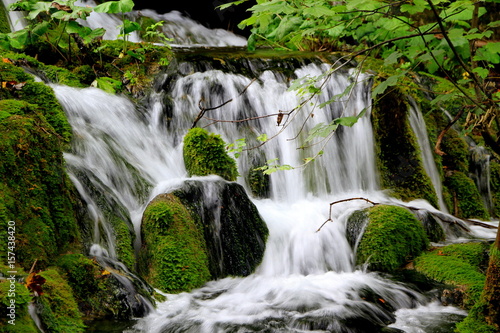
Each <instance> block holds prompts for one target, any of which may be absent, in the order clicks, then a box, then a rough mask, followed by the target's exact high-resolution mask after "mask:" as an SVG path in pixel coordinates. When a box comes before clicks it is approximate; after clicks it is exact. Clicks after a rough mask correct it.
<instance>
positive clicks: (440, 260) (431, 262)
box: [414, 243, 485, 309]
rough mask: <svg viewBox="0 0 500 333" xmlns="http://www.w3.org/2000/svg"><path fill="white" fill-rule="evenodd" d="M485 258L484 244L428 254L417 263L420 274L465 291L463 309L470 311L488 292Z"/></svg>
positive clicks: (420, 257)
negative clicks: (485, 291) (482, 268)
mask: <svg viewBox="0 0 500 333" xmlns="http://www.w3.org/2000/svg"><path fill="white" fill-rule="evenodd" d="M484 256H485V246H484V245H483V244H479V243H467V244H453V245H448V246H445V247H442V248H438V249H435V250H433V251H431V252H428V253H425V254H423V255H421V256H419V257H418V258H416V259H415V262H414V263H415V269H416V270H417V271H419V272H421V273H423V274H425V275H426V276H428V277H430V278H432V279H434V280H436V281H439V282H443V283H446V284H450V285H453V286H456V287H458V288H459V289H460V290H462V291H463V292H464V300H463V306H464V307H465V308H466V309H470V308H471V307H472V306H473V305H474V304H475V303H476V302H478V301H479V299H480V296H481V293H482V291H483V288H484V281H485V276H484V274H483V273H482V272H481V267H483V264H482V263H483V262H484Z"/></svg>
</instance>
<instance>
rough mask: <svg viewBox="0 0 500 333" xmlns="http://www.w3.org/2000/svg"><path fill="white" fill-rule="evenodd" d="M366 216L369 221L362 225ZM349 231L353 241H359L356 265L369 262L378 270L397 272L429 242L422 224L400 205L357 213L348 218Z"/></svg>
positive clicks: (380, 206) (375, 207) (369, 265)
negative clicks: (360, 234)
mask: <svg viewBox="0 0 500 333" xmlns="http://www.w3.org/2000/svg"><path fill="white" fill-rule="evenodd" d="M365 218H366V220H365V224H366V223H367V224H366V225H361V224H360V223H363V220H364V219H365ZM347 230H348V235H349V234H351V236H350V239H351V240H350V243H351V244H356V243H358V242H359V243H358V244H357V249H356V264H358V265H363V264H368V267H369V268H370V269H371V270H377V271H384V272H393V271H395V270H396V269H398V268H399V267H401V266H403V265H404V264H405V263H406V262H407V261H408V260H411V259H413V258H415V257H416V256H418V255H419V254H420V253H421V252H422V251H423V250H425V249H426V248H427V247H428V243H429V241H428V238H427V235H426V233H425V230H424V227H423V226H422V223H421V222H420V221H418V220H417V219H416V218H415V216H414V215H413V214H412V213H411V212H410V211H409V210H408V209H406V208H403V207H399V206H389V205H376V206H373V207H371V208H368V209H366V210H365V211H364V212H363V213H356V214H354V215H352V218H350V219H349V220H348V222H347ZM349 230H350V231H349ZM356 230H357V231H358V232H363V234H362V236H357V237H355V235H353V233H354V231H356ZM359 237H360V238H359ZM356 238H357V239H356Z"/></svg>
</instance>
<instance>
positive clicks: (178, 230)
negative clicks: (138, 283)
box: [138, 180, 269, 292]
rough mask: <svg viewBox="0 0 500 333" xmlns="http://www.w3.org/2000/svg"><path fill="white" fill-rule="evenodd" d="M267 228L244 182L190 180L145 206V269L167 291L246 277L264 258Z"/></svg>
mask: <svg viewBox="0 0 500 333" xmlns="http://www.w3.org/2000/svg"><path fill="white" fill-rule="evenodd" d="M268 233H269V231H268V229H267V226H266V225H265V222H264V221H263V220H262V218H261V217H260V215H259V213H258V211H257V209H256V207H255V205H254V204H253V203H252V202H251V201H250V199H249V198H248V196H247V195H246V193H245V191H244V189H243V187H242V186H241V185H239V184H236V183H228V182H226V181H223V180H219V181H213V182H203V181H192V180H190V181H187V182H186V183H185V184H184V186H183V187H182V188H180V189H178V190H175V191H174V192H173V193H170V194H162V195H159V196H157V197H156V198H155V199H154V200H153V201H151V203H150V204H149V205H148V207H147V208H146V210H145V212H144V215H143V220H142V235H143V248H142V249H141V255H140V258H139V259H140V260H139V261H138V262H139V265H140V271H141V272H142V274H143V276H145V278H146V279H147V281H148V282H150V283H151V284H152V285H153V286H155V287H157V288H159V289H161V290H164V291H168V292H180V291H186V290H190V289H193V288H196V287H199V286H201V284H203V283H204V282H206V281H208V280H210V279H216V278H223V277H226V276H228V275H237V276H246V275H249V274H251V273H252V272H253V271H254V270H255V268H256V267H257V265H258V264H259V263H260V262H261V260H262V257H263V255H264V250H265V242H266V239H267V235H268Z"/></svg>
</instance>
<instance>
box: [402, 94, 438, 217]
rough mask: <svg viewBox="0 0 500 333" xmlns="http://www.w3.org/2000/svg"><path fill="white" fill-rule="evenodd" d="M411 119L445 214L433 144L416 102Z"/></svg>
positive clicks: (426, 169) (426, 166)
mask: <svg viewBox="0 0 500 333" xmlns="http://www.w3.org/2000/svg"><path fill="white" fill-rule="evenodd" d="M409 119H410V125H411V127H412V129H413V132H414V133H415V136H416V137H417V141H418V144H419V146H420V150H421V152H420V155H421V157H422V161H423V163H424V169H425V171H426V172H427V175H428V176H429V178H430V179H431V182H432V185H433V186H434V190H435V191H436V196H437V198H438V204H439V209H440V210H441V211H443V212H447V209H446V205H445V203H444V200H443V186H442V181H441V177H440V175H439V172H438V169H437V167H436V162H435V161H434V157H433V153H432V149H431V144H430V142H429V136H428V134H427V127H426V125H425V121H424V117H423V115H422V111H421V110H420V107H419V106H418V105H417V104H416V103H415V102H414V101H412V103H411V107H410V115H409Z"/></svg>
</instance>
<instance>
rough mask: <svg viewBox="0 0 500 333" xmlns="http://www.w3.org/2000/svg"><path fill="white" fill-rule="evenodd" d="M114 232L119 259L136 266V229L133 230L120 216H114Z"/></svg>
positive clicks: (112, 221)
mask: <svg viewBox="0 0 500 333" xmlns="http://www.w3.org/2000/svg"><path fill="white" fill-rule="evenodd" d="M111 224H112V225H113V234H114V238H115V239H114V241H115V247H116V255H117V258H118V260H120V261H121V262H122V263H124V264H125V265H126V266H127V267H129V268H134V267H135V253H134V239H135V233H134V230H131V229H130V228H129V226H128V225H127V223H126V222H125V221H123V220H122V219H120V218H117V217H112V218H111Z"/></svg>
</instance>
